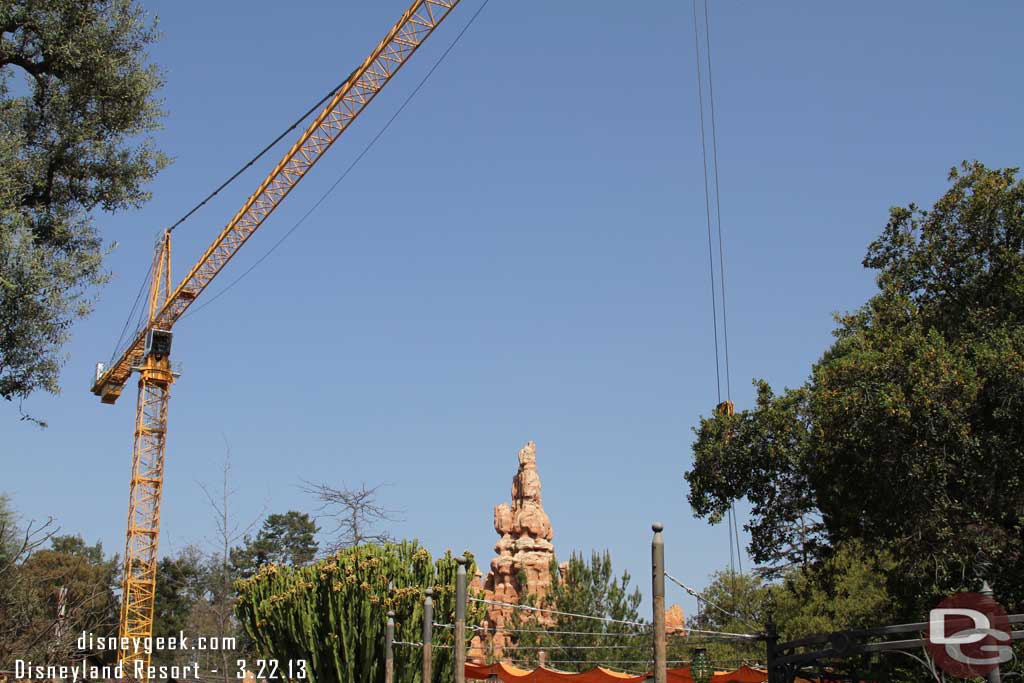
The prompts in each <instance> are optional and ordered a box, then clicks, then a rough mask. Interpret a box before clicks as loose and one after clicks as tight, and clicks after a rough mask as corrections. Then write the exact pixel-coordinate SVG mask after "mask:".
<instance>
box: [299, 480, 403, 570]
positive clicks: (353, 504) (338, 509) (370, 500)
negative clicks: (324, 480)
mask: <svg viewBox="0 0 1024 683" xmlns="http://www.w3.org/2000/svg"><path fill="white" fill-rule="evenodd" d="M302 482H303V484H305V486H304V487H303V490H304V491H305V492H306V493H308V494H310V495H313V496H316V498H317V500H319V501H320V507H318V508H317V512H320V513H322V514H321V515H320V516H318V517H317V518H316V519H317V521H319V520H320V519H321V518H322V517H325V518H327V519H331V520H333V521H334V524H335V530H334V533H335V534H336V536H335V539H334V540H333V541H331V542H329V543H328V544H327V552H328V553H335V552H337V551H338V550H341V549H342V548H351V547H353V546H357V545H362V544H364V543H386V542H387V541H390V540H393V539H392V537H391V535H390V534H389V533H388V531H387V530H386V529H382V530H380V531H378V530H377V526H378V525H380V524H382V523H386V522H400V521H402V517H401V513H402V511H401V510H392V509H390V508H387V507H384V506H383V505H381V504H380V503H378V502H377V493H378V491H380V489H381V488H382V487H384V486H386V485H387V484H377V485H376V486H372V487H370V488H367V486H366V484H365V483H363V484H360V486H359V488H352V489H349V488H345V485H344V483H343V484H342V488H335V487H334V486H330V485H329V484H314V483H312V482H310V481H306V480H305V479H303V480H302Z"/></svg>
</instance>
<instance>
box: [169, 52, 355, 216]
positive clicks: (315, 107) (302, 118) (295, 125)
mask: <svg viewBox="0 0 1024 683" xmlns="http://www.w3.org/2000/svg"><path fill="white" fill-rule="evenodd" d="M357 70H358V69H357ZM354 75H355V71H353V72H352V73H351V74H349V76H348V78H346V79H345V80H343V81H342V82H341V83H339V84H338V85H336V86H334V87H333V88H331V90H330V91H329V92H328V93H327V94H326V95H324V96H323V97H321V98H320V101H319V102H317V103H316V104H314V105H313V106H312V107H310V108H309V109H307V110H306V113H305V114H303V115H302V116H300V117H299V118H297V119H295V122H294V123H292V125H290V126H288V128H286V129H285V130H284V131H283V132H282V133H281V134H280V135H278V136H277V137H276V138H274V140H273V141H272V142H270V143H269V144H268V145H267V146H266V147H264V148H263V149H262V150H260V152H259V154H257V155H256V156H254V157H253V158H252V159H250V160H249V161H248V162H246V164H245V165H244V166H242V167H241V168H240V169H238V170H237V171H235V172H234V174H232V176H231V177H230V178H228V179H227V180H225V181H224V182H223V183H221V184H220V186H219V187H217V189H216V190H214V191H213V192H211V193H210V194H208V195H206V198H205V199H203V201H201V202H199V203H198V204H196V205H195V206H193V207H192V208H191V209H190V210H189V211H188V213H186V214H185V215H184V216H182V217H181V218H179V219H178V220H177V221H175V222H174V224H173V225H171V227H169V228H167V232H173V231H174V229H175V228H176V227H178V226H179V225H181V224H182V223H184V222H185V221H187V220H188V219H189V218H190V217H191V216H192V214H194V213H195V212H196V211H198V210H199V209H201V208H203V206H205V205H206V203H207V202H208V201H210V200H211V199H213V198H214V197H216V196H217V195H218V194H220V191H221V190H223V189H224V188H225V187H227V186H228V185H230V184H231V183H232V182H234V180H235V179H237V178H238V176H240V175H242V174H243V173H245V172H246V170H248V169H249V167H250V166H252V165H253V164H255V163H256V162H257V161H259V160H260V159H261V158H263V155H264V154H266V153H267V152H269V151H270V150H271V149H273V148H274V146H275V145H277V143H279V142H281V140H283V139H284V137H285V136H286V135H288V134H289V133H291V132H292V131H293V130H295V129H296V128H298V127H299V124H301V123H302V122H303V121H305V120H306V119H307V118H309V116H310V114H312V113H314V112H315V111H317V110H318V109H320V107H321V106H323V104H324V102H326V101H327V100H329V99H331V98H332V97H334V93H336V92H338V90H339V89H340V88H341V87H342V86H343V85H345V84H346V83H348V81H349V79H351V78H352V76H354Z"/></svg>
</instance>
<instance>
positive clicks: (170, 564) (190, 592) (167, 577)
mask: <svg viewBox="0 0 1024 683" xmlns="http://www.w3.org/2000/svg"><path fill="white" fill-rule="evenodd" d="M210 583H211V576H210V571H209V569H208V567H207V563H206V562H205V560H204V558H203V556H202V553H201V552H199V550H198V549H197V548H195V547H194V546H190V547H187V548H185V549H184V550H183V551H181V552H180V553H178V555H177V556H165V557H162V558H160V562H159V563H158V564H157V568H156V599H155V600H154V604H153V635H154V636H173V635H175V634H177V633H178V632H179V631H187V630H189V628H188V625H189V617H190V616H191V614H192V610H193V609H194V608H195V606H196V605H197V604H199V603H200V602H201V601H203V600H206V599H208V595H209V593H210Z"/></svg>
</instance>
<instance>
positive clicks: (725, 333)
mask: <svg viewBox="0 0 1024 683" xmlns="http://www.w3.org/2000/svg"><path fill="white" fill-rule="evenodd" d="M710 16H711V12H710V11H709V6H708V0H704V47H705V52H706V53H707V57H708V103H709V104H710V105H711V157H712V161H713V162H714V169H715V177H714V181H715V183H714V185H715V221H716V223H717V226H718V284H719V287H718V290H719V293H720V295H721V297H722V344H723V349H722V350H723V356H724V359H725V398H726V400H728V401H732V372H731V368H730V362H729V318H728V314H727V310H726V309H727V307H726V299H725V246H724V242H725V240H724V238H723V237H722V190H721V184H720V183H719V179H718V124H717V123H716V118H717V117H716V115H715V77H714V72H713V71H712V67H711V19H710ZM712 277H714V274H713V273H712ZM730 508H731V510H730V511H731V517H732V530H731V534H730V541H729V543H730V550H729V553H730V555H731V554H732V548H731V545H732V538H735V540H736V564H737V566H738V567H739V569H740V574H742V573H743V551H742V549H741V547H740V532H739V528H738V526H737V523H736V505H735V503H734V504H733V505H731V506H730Z"/></svg>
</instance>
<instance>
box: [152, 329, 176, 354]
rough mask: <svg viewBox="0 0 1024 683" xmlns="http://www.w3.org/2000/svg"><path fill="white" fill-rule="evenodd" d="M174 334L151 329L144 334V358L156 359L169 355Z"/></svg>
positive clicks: (168, 331)
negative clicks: (154, 357) (151, 357)
mask: <svg viewBox="0 0 1024 683" xmlns="http://www.w3.org/2000/svg"><path fill="white" fill-rule="evenodd" d="M173 337H174V334H173V333H172V332H171V331H170V330H157V329H153V330H150V331H149V332H147V333H146V356H156V357H157V358H158V359H161V358H167V357H168V356H170V355H171V339H172V338H173Z"/></svg>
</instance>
